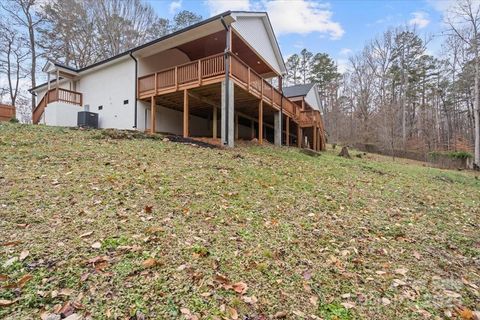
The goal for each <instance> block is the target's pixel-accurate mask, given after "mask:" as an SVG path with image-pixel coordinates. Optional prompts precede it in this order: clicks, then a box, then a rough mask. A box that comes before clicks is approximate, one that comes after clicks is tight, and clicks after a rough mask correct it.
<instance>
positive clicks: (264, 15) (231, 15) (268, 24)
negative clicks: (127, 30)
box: [28, 11, 286, 92]
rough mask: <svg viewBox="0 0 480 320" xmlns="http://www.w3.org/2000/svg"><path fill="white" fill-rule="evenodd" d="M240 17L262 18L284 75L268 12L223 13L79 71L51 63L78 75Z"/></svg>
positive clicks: (280, 55)
mask: <svg viewBox="0 0 480 320" xmlns="http://www.w3.org/2000/svg"><path fill="white" fill-rule="evenodd" d="M238 16H258V17H262V19H263V21H264V24H265V28H266V30H267V33H268V35H269V38H270V42H271V44H272V48H273V50H274V52H275V56H276V59H277V60H278V63H279V65H280V68H281V71H282V72H283V73H285V72H286V66H285V62H284V60H283V57H282V54H281V51H280V46H279V45H278V41H277V39H276V37H275V35H274V33H273V27H272V24H271V22H270V19H269V17H268V13H266V12H249V11H225V12H223V13H220V14H218V15H216V16H213V17H211V18H208V19H205V20H202V21H200V22H198V23H195V24H193V25H191V26H188V27H186V28H183V29H180V30H177V31H175V32H172V33H169V34H167V35H164V36H162V37H160V38H158V39H155V40H152V41H150V42H147V43H144V44H142V45H140V46H137V47H135V48H132V49H129V50H127V51H124V52H122V53H119V54H117V55H115V56H112V57H110V58H107V59H104V60H101V61H99V62H96V63H93V64H91V65H88V66H85V67H83V68H79V69H75V68H72V67H68V66H65V65H62V64H60V63H57V62H51V63H52V64H53V65H54V66H56V67H60V68H65V69H68V70H70V71H71V72H76V73H78V74H80V73H82V72H84V71H87V70H89V69H92V68H95V67H98V66H100V65H102V64H105V63H109V62H112V61H114V60H116V59H119V58H122V57H126V56H129V55H130V56H132V54H133V53H135V52H137V51H140V50H141V49H145V48H147V47H150V46H153V45H155V44H157V43H159V42H162V41H164V40H167V39H169V38H173V37H175V36H178V35H180V34H182V33H185V32H187V31H190V30H192V29H195V28H198V27H201V26H204V25H206V24H208V23H211V22H214V21H216V20H218V21H220V22H221V23H222V24H223V25H224V26H226V24H232V23H233V22H235V20H236V17H238ZM227 18H229V19H227ZM46 84H47V83H43V84H41V85H38V86H36V87H34V88H31V89H29V90H28V91H30V92H31V91H34V90H36V89H38V88H40V87H43V86H45V85H46Z"/></svg>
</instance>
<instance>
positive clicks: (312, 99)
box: [283, 83, 326, 150]
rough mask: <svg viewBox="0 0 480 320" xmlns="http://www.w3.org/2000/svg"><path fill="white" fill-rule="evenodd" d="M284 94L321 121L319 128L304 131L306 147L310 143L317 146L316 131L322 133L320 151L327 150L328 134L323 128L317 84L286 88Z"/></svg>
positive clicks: (320, 135) (312, 127)
mask: <svg viewBox="0 0 480 320" xmlns="http://www.w3.org/2000/svg"><path fill="white" fill-rule="evenodd" d="M283 94H284V95H285V97H287V98H288V99H289V100H290V101H292V102H294V103H295V104H297V106H299V107H300V108H301V110H303V111H304V113H310V115H311V117H313V118H318V119H320V120H319V126H317V127H315V126H311V127H308V126H307V127H306V129H305V131H304V139H305V141H304V143H305V144H306V145H309V144H310V143H312V144H313V145H315V144H316V137H317V134H316V133H315V132H314V131H315V130H319V131H320V132H319V135H318V136H319V137H320V142H319V143H320V150H323V149H325V143H326V138H325V137H326V132H325V128H324V127H323V121H322V116H321V113H320V110H321V109H320V108H321V101H320V94H319V90H318V86H317V84H316V83H307V84H297V85H294V86H291V87H284V88H283ZM299 121H301V119H299Z"/></svg>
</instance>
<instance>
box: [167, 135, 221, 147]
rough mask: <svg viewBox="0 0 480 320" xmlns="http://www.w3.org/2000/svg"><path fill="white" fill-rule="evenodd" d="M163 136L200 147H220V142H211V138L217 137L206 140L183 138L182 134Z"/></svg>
mask: <svg viewBox="0 0 480 320" xmlns="http://www.w3.org/2000/svg"><path fill="white" fill-rule="evenodd" d="M165 138H166V139H168V140H169V141H172V142H177V143H183V144H190V145H194V146H197V147H202V148H209V149H220V148H221V145H220V144H218V143H212V142H213V141H212V140H218V139H211V140H210V141H208V139H207V138H184V137H182V136H177V135H168V136H166V137H165Z"/></svg>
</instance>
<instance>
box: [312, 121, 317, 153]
mask: <svg viewBox="0 0 480 320" xmlns="http://www.w3.org/2000/svg"><path fill="white" fill-rule="evenodd" d="M312 130H313V143H312V149H313V150H317V126H313V127H312Z"/></svg>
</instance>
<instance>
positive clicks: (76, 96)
mask: <svg viewBox="0 0 480 320" xmlns="http://www.w3.org/2000/svg"><path fill="white" fill-rule="evenodd" d="M56 101H58V102H65V103H70V104H74V105H79V106H81V105H82V104H83V96H82V94H81V93H80V92H76V91H72V90H67V89H62V88H54V89H51V90H50V91H47V93H45V95H44V96H43V98H42V100H40V102H39V103H38V104H37V106H36V107H35V109H33V112H32V122H33V124H38V122H39V121H40V118H41V117H42V114H43V113H44V112H45V108H46V107H47V105H48V104H49V103H52V102H56Z"/></svg>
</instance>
